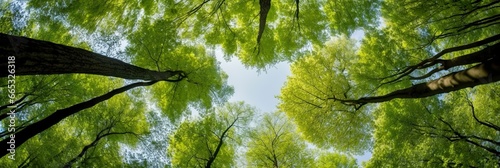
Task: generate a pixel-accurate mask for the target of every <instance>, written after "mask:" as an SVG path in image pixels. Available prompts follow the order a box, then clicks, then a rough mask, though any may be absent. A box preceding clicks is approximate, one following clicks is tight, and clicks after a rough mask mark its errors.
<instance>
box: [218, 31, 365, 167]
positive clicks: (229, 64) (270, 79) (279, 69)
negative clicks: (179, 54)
mask: <svg viewBox="0 0 500 168" xmlns="http://www.w3.org/2000/svg"><path fill="white" fill-rule="evenodd" d="M363 37H364V32H363V31H361V30H357V31H355V32H354V33H353V34H352V35H351V38H354V39H356V40H358V41H361V39H362V38H363ZM215 55H216V57H217V60H220V62H221V64H220V66H221V68H222V69H223V70H224V71H225V72H226V73H227V74H228V76H229V77H228V84H229V85H231V86H233V87H234V94H233V96H232V97H231V98H230V99H229V102H236V101H244V102H245V103H247V104H249V105H252V106H254V107H256V108H257V110H259V112H258V113H260V114H263V113H270V112H274V111H277V110H278V108H277V105H278V103H279V100H278V99H277V98H276V96H278V95H279V94H280V91H281V87H283V86H284V84H285V81H286V79H287V76H289V75H290V74H291V73H290V63H289V62H281V63H278V64H276V65H275V66H273V67H271V68H269V69H267V70H266V71H262V72H260V73H259V72H257V69H254V68H246V67H245V66H244V65H243V64H242V63H241V62H240V61H239V60H238V58H236V57H233V58H232V59H231V60H229V61H225V60H224V58H223V53H222V51H220V50H216V51H215ZM355 157H356V159H357V161H358V164H360V165H361V162H363V161H367V160H368V159H369V158H370V157H371V153H370V152H367V153H365V154H364V155H362V156H355Z"/></svg>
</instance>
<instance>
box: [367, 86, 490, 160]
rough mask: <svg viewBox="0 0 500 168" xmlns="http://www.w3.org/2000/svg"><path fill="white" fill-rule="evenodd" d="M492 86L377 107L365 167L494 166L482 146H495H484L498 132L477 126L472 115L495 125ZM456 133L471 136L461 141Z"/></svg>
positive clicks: (488, 143)
mask: <svg viewBox="0 0 500 168" xmlns="http://www.w3.org/2000/svg"><path fill="white" fill-rule="evenodd" d="M496 88H498V84H495V85H494V86H486V87H484V86H481V87H478V88H475V89H474V91H472V92H470V90H469V91H462V92H456V93H450V94H448V95H446V96H445V98H444V99H443V100H440V99H436V98H428V99H423V100H418V101H416V100H412V101H392V102H389V103H386V104H384V105H381V106H380V108H379V109H377V110H376V111H377V113H378V117H377V120H376V122H375V123H376V124H375V127H376V129H375V130H376V131H375V135H374V136H375V139H376V140H375V149H374V156H373V158H372V159H371V160H370V162H368V164H367V167H380V166H384V167H405V166H416V167H440V166H445V167H446V166H452V167H478V166H479V167H482V166H485V167H495V166H497V164H498V162H497V161H498V160H497V158H496V157H497V156H495V154H493V153H490V152H488V151H487V150H485V148H498V145H495V144H492V143H491V142H488V140H492V141H498V140H500V139H499V138H498V137H499V136H498V135H499V134H498V130H495V129H493V128H491V127H488V126H486V125H483V124H481V123H480V122H478V120H475V118H474V116H473V113H472V110H474V113H475V115H476V117H477V118H478V119H479V121H483V122H489V123H491V124H494V125H497V126H498V125H499V124H500V123H499V122H498V120H497V119H495V118H498V117H497V116H498V111H496V112H495V109H498V108H499V107H498V106H499V105H498V104H497V102H498V101H499V100H498V95H496V92H491V89H493V90H495V89H496ZM470 99H472V100H470ZM469 101H470V102H469ZM469 103H471V104H469ZM486 104H488V105H486ZM485 105H486V106H485ZM415 116H418V117H415ZM455 131H456V133H458V134H460V135H462V136H471V137H469V138H463V139H462V138H460V137H459V136H458V135H457V134H456V133H455ZM469 141H470V142H469ZM471 142H477V143H478V144H481V145H484V147H485V148H483V147H481V146H478V145H475V144H473V143H471Z"/></svg>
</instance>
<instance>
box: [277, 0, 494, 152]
mask: <svg viewBox="0 0 500 168" xmlns="http://www.w3.org/2000/svg"><path fill="white" fill-rule="evenodd" d="M498 3H499V2H498V1H473V2H461V1H460V2H459V1H456V2H455V1H453V2H442V3H441V2H420V1H412V0H409V1H405V3H403V4H404V5H401V4H400V2H399V1H398V2H395V1H384V2H383V3H382V4H383V5H382V14H383V15H382V16H383V17H384V18H383V19H384V21H386V22H385V23H386V25H383V26H382V27H380V28H377V29H368V30H367V31H365V34H366V35H365V38H364V39H363V41H362V42H361V43H360V45H357V44H355V43H354V42H353V41H352V40H348V39H346V38H345V37H339V38H333V39H332V41H333V42H331V43H326V44H325V45H323V46H319V45H318V46H314V50H316V51H314V52H312V53H311V54H309V55H308V56H306V57H305V58H303V59H299V60H298V61H297V62H295V63H294V64H293V65H292V75H291V76H290V77H289V79H288V81H287V84H286V85H285V86H284V87H283V88H282V94H281V95H280V99H281V100H282V101H281V105H280V108H281V110H282V111H284V112H286V113H287V114H288V115H289V116H290V117H291V118H293V119H294V121H295V122H296V123H297V125H298V127H299V128H300V130H301V131H302V133H304V134H305V135H306V138H307V139H309V140H310V141H312V142H313V143H315V144H318V145H319V146H320V147H329V146H333V147H335V148H336V149H340V150H347V151H350V152H360V151H363V150H366V149H369V146H370V145H371V143H370V142H371V140H370V139H371V131H372V130H373V121H372V120H373V119H375V120H376V119H377V118H378V117H379V116H378V115H374V114H375V113H374V112H375V111H376V110H377V108H376V107H377V106H378V105H370V104H373V103H383V102H388V101H391V100H393V99H419V98H424V97H435V96H439V95H440V94H442V93H449V92H453V91H457V90H462V89H465V88H469V87H476V86H480V85H485V84H490V85H491V84H492V83H495V82H497V81H499V80H500V76H499V74H500V59H498V58H497V57H496V55H497V53H498V52H500V50H499V49H500V35H499V33H500V32H499V31H498V30H499V29H498V26H499V25H498V23H500V22H498V19H499V18H498V17H497V15H498V13H499V12H498V9H497V7H498V5H499V4H498ZM429 11H432V12H431V13H432V14H427V13H429ZM402 13H404V14H407V15H408V16H409V17H401V16H405V15H402ZM358 46H359V47H358ZM358 48H359V50H358ZM304 112H306V113H308V114H309V116H311V117H303V114H304ZM376 114H378V113H376ZM319 132H322V133H323V134H325V133H326V134H325V135H321V134H319ZM318 137H320V138H318ZM340 139H347V140H340ZM351 140H352V141H351Z"/></svg>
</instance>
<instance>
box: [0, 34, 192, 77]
mask: <svg viewBox="0 0 500 168" xmlns="http://www.w3.org/2000/svg"><path fill="white" fill-rule="evenodd" d="M0 38H1V39H2V41H0V53H2V55H1V59H3V60H7V58H8V57H9V56H15V60H14V62H15V74H16V75H17V76H22V75H47V74H70V73H84V74H95V75H103V76H113V77H120V78H124V79H142V80H150V81H152V80H154V81H172V82H176V81H180V80H182V79H184V78H185V77H186V74H185V72H183V71H173V70H167V71H165V72H158V71H152V70H148V69H144V68H140V67H137V66H134V65H130V64H127V63H125V62H123V61H120V60H117V59H113V58H109V57H106V56H103V55H100V54H97V53H93V52H90V51H86V50H83V49H79V48H74V47H69V46H64V45H58V44H54V43H51V42H47V41H41V40H35V39H30V38H25V37H19V36H12V35H7V34H3V33H0ZM8 65H9V64H8V62H2V64H1V67H4V68H5V69H7V66H8ZM8 74H9V73H8V71H3V72H2V73H1V74H0V77H6V76H7V75H8ZM176 76H177V78H175V79H171V78H172V77H176Z"/></svg>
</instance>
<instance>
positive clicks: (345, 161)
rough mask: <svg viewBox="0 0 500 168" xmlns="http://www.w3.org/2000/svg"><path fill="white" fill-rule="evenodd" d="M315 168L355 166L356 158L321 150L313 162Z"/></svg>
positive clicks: (349, 167) (348, 167) (353, 167)
mask: <svg viewBox="0 0 500 168" xmlns="http://www.w3.org/2000/svg"><path fill="white" fill-rule="evenodd" d="M314 167H317V168H328V167H339V168H357V167H358V165H357V164H356V159H354V158H352V157H349V156H346V155H341V154H338V153H328V152H323V153H321V154H320V155H319V158H318V159H317V160H316V162H315V166H314Z"/></svg>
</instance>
